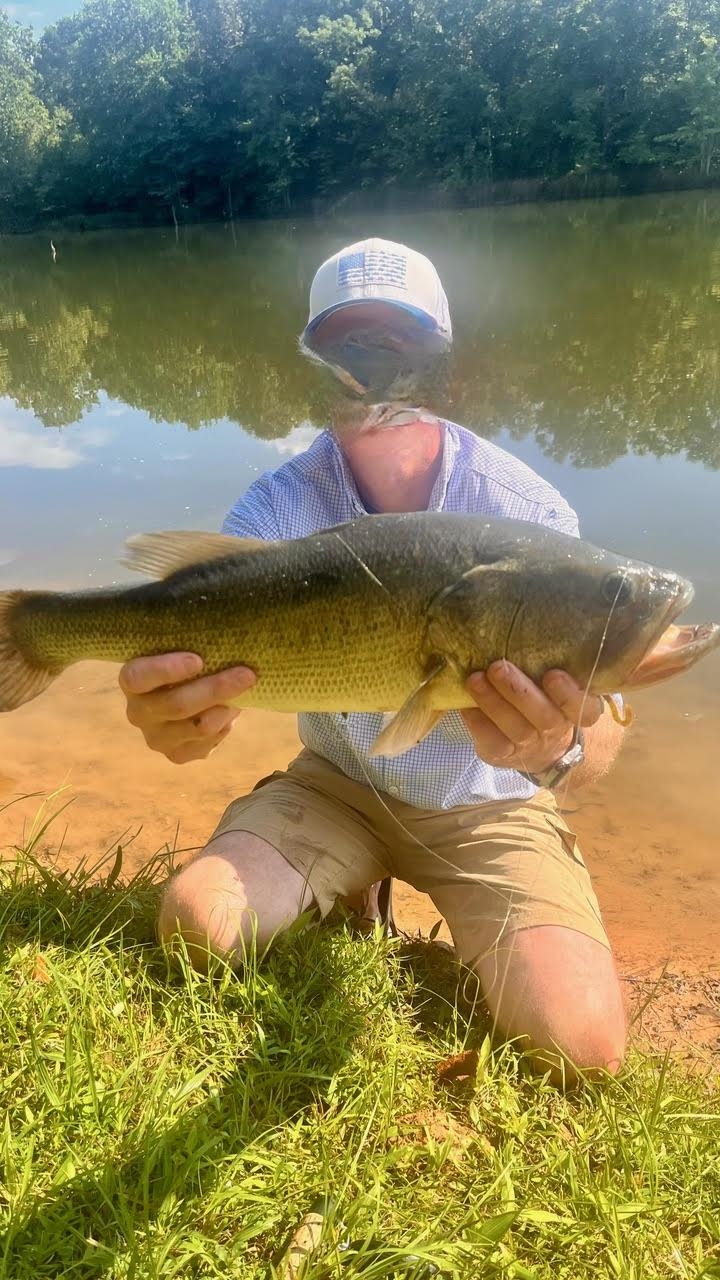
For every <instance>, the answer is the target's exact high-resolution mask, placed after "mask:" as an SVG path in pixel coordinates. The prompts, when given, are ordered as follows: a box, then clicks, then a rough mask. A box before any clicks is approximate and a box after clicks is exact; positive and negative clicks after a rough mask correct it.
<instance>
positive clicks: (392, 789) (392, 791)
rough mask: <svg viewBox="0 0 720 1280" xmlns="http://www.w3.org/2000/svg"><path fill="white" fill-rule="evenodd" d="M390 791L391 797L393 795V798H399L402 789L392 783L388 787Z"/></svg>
mask: <svg viewBox="0 0 720 1280" xmlns="http://www.w3.org/2000/svg"><path fill="white" fill-rule="evenodd" d="M388 791H389V792H390V795H391V796H399V795H400V788H399V787H396V786H395V784H394V783H391V784H390V786H389V787H388Z"/></svg>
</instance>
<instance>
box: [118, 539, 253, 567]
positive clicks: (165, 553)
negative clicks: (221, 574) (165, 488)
mask: <svg viewBox="0 0 720 1280" xmlns="http://www.w3.org/2000/svg"><path fill="white" fill-rule="evenodd" d="M125 545H126V547H127V548H128V551H129V554H128V555H126V556H123V558H122V560H121V562H120V563H121V564H124V565H126V566H127V567H128V569H135V570H136V571H137V572H138V573H146V574H148V576H149V577H151V578H167V577H169V575H170V574H171V573H175V572H176V571H177V570H178V569H187V568H188V566H189V565H192V564H199V563H202V562H206V561H208V560H223V559H225V558H226V557H227V556H242V555H247V553H248V552H249V551H257V550H258V549H259V548H260V547H266V546H267V543H266V542H263V540H262V538H234V537H233V536H232V535H231V534H226V533H198V532H196V531H195V530H193V529H167V530H164V531H162V532H158V533H136V534H134V535H133V537H132V538H128V539H127V542H126V543H125Z"/></svg>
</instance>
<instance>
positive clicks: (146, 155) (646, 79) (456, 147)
mask: <svg viewBox="0 0 720 1280" xmlns="http://www.w3.org/2000/svg"><path fill="white" fill-rule="evenodd" d="M719 164H720V0H91V2H90V3H88V4H85V5H84V6H83V7H82V8H81V9H79V11H78V12H77V13H76V14H74V15H73V16H71V17H66V18H63V19H61V20H60V21H58V22H56V23H54V24H53V25H52V26H50V27H48V28H47V29H46V30H45V31H44V32H42V34H40V35H39V36H36V35H34V34H33V32H32V31H31V30H30V29H29V28H26V27H24V26H21V25H20V24H18V23H17V22H15V21H13V20H11V19H10V18H9V17H8V16H7V15H6V14H5V13H4V12H3V11H0V227H4V228H5V229H13V228H16V229H19V228H22V227H24V226H29V225H33V224H34V223H35V224H37V223H40V222H47V221H49V220H52V219H58V218H67V217H71V216H74V217H76V218H80V217H87V218H92V217H94V216H103V215H105V216H110V217H115V218H117V220H119V221H123V220H125V221H133V220H137V221H140V220H142V221H153V220H159V219H162V220H163V221H169V220H170V219H171V218H175V219H176V220H178V221H182V220H183V219H185V220H190V219H200V218H211V217H226V218H231V217H233V216H234V215H235V214H240V215H261V216H262V215H272V214H285V213H288V212H292V211H310V210H318V209H320V210H325V209H328V208H337V207H338V205H342V202H343V201H345V202H347V201H349V200H351V199H354V200H362V199H365V200H367V201H368V202H369V203H371V204H372V205H373V207H378V205H383V203H384V204H385V205H387V204H388V203H389V202H392V201H400V202H402V201H403V200H405V201H406V202H408V203H412V202H417V201H419V202H421V203H428V204H433V203H435V204H443V203H453V202H457V203H463V202H465V203H473V202H480V201H483V200H485V199H491V198H503V197H505V198H508V197H509V198H522V197H523V196H533V195H542V194H551V195H563V194H568V195H580V194H583V193H588V194H594V193H603V194H605V193H608V192H613V191H618V192H621V191H626V190H639V189H643V188H644V187H647V186H655V187H658V186H672V185H690V184H696V183H705V182H707V183H710V182H712V181H713V178H714V177H715V176H716V174H717V172H718V166H719Z"/></svg>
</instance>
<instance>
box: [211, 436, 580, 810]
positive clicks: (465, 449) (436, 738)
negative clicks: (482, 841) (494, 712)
mask: <svg viewBox="0 0 720 1280" xmlns="http://www.w3.org/2000/svg"><path fill="white" fill-rule="evenodd" d="M444 427H445V430H444V444H443V458H442V465H441V468H440V472H439V474H438V477H437V480H436V481H435V485H434V488H433V491H432V494H431V497H430V502H429V504H428V509H429V510H430V511H458V512H470V513H472V512H475V513H477V514H478V515H490V516H509V517H512V518H514V519H518V520H535V521H537V522H538V523H539V524H543V525H547V526H548V527H550V528H551V529H559V530H560V531H561V532H562V533H569V534H573V535H575V536H577V535H578V521H577V516H576V515H575V512H574V511H573V510H572V508H571V507H569V506H568V504H567V502H566V501H565V500H564V498H562V497H561V496H560V494H559V493H558V492H557V490H555V489H554V488H553V487H552V485H550V484H548V483H547V482H546V481H545V480H543V479H542V478H541V477H540V476H538V475H537V474H536V473H535V472H534V471H532V470H531V469H530V467H528V466H526V465H525V463H523V462H520V461H519V460H518V459H517V458H513V457H512V455H511V454H509V453H506V452H505V450H504V449H500V448H498V446H497V445H494V444H491V443H490V442H489V441H487V440H481V439H478V437H477V436H475V435H473V434H472V432H470V431H467V430H465V428H464V427H459V426H457V425H456V424H455V423H453V422H446V423H445V424H444ZM362 515H367V509H366V507H365V506H364V505H363V502H362V499H361V497H360V494H359V493H358V489H357V485H356V484H355V480H354V478H353V475H352V473H351V471H350V468H349V467H348V465H347V463H346V461H345V459H344V457H343V455H342V453H341V451H340V449H339V448H338V445H337V443H336V441H335V439H334V437H333V435H332V434H331V433H330V432H329V431H324V432H322V433H321V434H320V435H319V436H317V437H316V439H315V440H314V441H313V443H312V444H311V445H310V448H309V449H307V450H306V451H305V452H304V453H301V454H299V455H297V456H296V457H294V458H291V459H290V461H288V462H286V463H284V464H283V465H282V466H281V467H279V468H278V469H277V470H276V471H270V472H266V473H265V474H264V475H262V476H260V477H259V479H257V480H256V481H255V482H254V483H253V484H252V485H251V486H250V488H249V489H248V490H247V492H246V493H245V494H244V495H243V496H242V497H241V498H240V499H239V500H238V502H237V503H236V504H235V506H234V507H233V508H232V510H231V511H230V512H229V513H228V515H227V517H226V519H225V522H224V525H223V531H224V532H225V533H230V534H235V535H237V536H238V537H250V538H264V539H272V538H301V537H304V536H305V535H306V534H310V533H317V531H318V530H319V529H326V528H329V527H330V526H331V525H335V524H342V523H343V522H344V521H346V520H353V519H355V518H356V517H357V516H362ZM383 722H384V717H383V716H382V714H377V715H374V714H367V713H365V712H362V713H351V714H350V715H348V716H347V717H346V718H345V717H343V716H342V715H339V714H338V715H330V714H326V713H323V714H317V713H312V714H304V715H300V716H299V717H298V731H299V734H300V738H301V740H302V742H304V743H305V745H306V746H307V747H309V748H310V749H311V750H312V751H315V752H317V754H318V755H321V756H324V757H325V758H326V759H327V760H330V761H331V762H332V763H333V764H335V765H337V766H338V767H339V768H340V769H342V770H343V772H344V773H346V774H347V775H348V776H349V777H351V778H354V779H355V781H356V782H364V783H371V784H372V785H373V786H375V787H376V788H377V789H378V790H379V791H381V792H386V793H389V794H390V795H392V796H395V797H396V798H398V799H401V800H404V801H405V802H406V803H408V804H412V805H416V806H417V807H418V808H422V809H451V808H453V807H454V806H455V805H471V804H484V803H487V802H488V801H493V800H506V799H524V798H526V797H528V796H531V795H532V794H533V793H534V791H535V787H534V786H533V785H532V783H530V782H528V781H527V779H525V778H523V777H522V775H521V774H519V773H517V772H516V771H515V770H514V769H496V768H494V767H493V766H491V765H488V764H485V762H484V761H483V760H480V759H479V758H478V756H477V755H476V753H475V750H474V748H473V744H472V740H471V738H470V735H469V734H468V732H467V729H466V728H465V724H464V721H463V719H462V717H461V716H460V714H459V713H458V712H455V711H450V712H446V714H445V715H444V716H443V717H442V719H441V720H440V721H439V722H438V724H437V725H436V726H435V728H434V729H433V730H432V732H431V733H429V734H428V736H427V737H426V738H425V739H424V740H423V741H422V742H420V743H418V745H417V746H416V747H413V748H412V749H411V750H410V751H406V752H404V753H403V754H402V755H400V756H396V757H394V758H390V757H386V756H380V757H374V758H370V757H369V756H368V751H369V749H370V747H371V745H372V742H373V740H374V739H375V737H376V736H377V734H378V733H379V732H380V729H381V727H382V725H383Z"/></svg>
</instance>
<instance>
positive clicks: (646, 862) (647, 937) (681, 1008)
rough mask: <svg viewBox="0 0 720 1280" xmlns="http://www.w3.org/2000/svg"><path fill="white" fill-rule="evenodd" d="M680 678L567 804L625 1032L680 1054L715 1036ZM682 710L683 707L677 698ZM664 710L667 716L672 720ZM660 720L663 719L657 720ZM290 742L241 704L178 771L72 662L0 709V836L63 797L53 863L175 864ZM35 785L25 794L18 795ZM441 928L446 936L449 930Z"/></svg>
mask: <svg viewBox="0 0 720 1280" xmlns="http://www.w3.org/2000/svg"><path fill="white" fill-rule="evenodd" d="M689 687H690V689H691V688H692V686H689V681H688V680H684V681H678V682H676V683H673V684H672V685H669V686H667V687H666V689H665V690H664V691H663V696H662V699H652V698H648V699H647V701H646V702H644V703H643V706H642V709H641V713H640V714H639V715H638V716H637V722H636V725H635V726H634V727H633V730H632V732H631V734H630V735H629V738H628V741H627V745H626V747H625V749H624V751H623V753H622V755H621V757H620V760H619V761H618V763H617V764H616V766H615V768H614V770H613V772H612V773H611V774H610V775H609V776H608V777H607V778H606V779H603V780H602V781H600V782H599V783H597V784H595V785H594V786H592V787H589V788H587V789H586V790H585V791H583V792H581V793H577V794H576V793H575V792H573V791H572V790H568V793H567V795H565V796H564V797H563V798H562V803H563V808H564V811H565V812H566V815H567V816H568V820H569V821H570V823H571V825H573V826H574V827H575V830H576V831H577V834H578V836H579V838H580V841H581V845H582V848H583V851H584V854H585V857H586V860H587V862H588V865H589V867H590V870H591V872H592V875H593V880H594V883H595V886H596V889H597V892H598V896H599V898H600V903H601V907H602V910H603V915H604V918H605V922H606V926H607V929H608V933H609V935H610V939H611V942H612V944H613V948H614V951H615V955H616V958H617V963H618V969H619V971H620V974H621V977H622V979H623V982H624V987H625V990H626V994H627V1000H628V1009H629V1011H630V1013H631V1016H632V1015H633V1014H634V1013H636V1012H637V1010H638V1009H639V1008H641V1006H642V1005H643V1004H644V1003H645V1002H646V1001H647V1000H648V997H653V998H652V999H651V1000H650V1003H649V1005H648V1007H647V1008H646V1009H645V1011H644V1013H643V1015H642V1019H641V1020H640V1021H639V1022H638V1024H637V1029H638V1030H639V1031H640V1032H641V1033H642V1035H643V1037H644V1039H645V1040H646V1041H648V1042H650V1043H653V1044H655V1045H657V1046H658V1047H663V1046H666V1045H670V1046H671V1048H672V1049H673V1052H675V1053H677V1054H679V1055H680V1056H684V1057H694V1058H697V1057H698V1055H700V1057H702V1058H707V1059H708V1061H709V1060H710V1058H711V1056H712V1055H713V1054H716V1053H717V1051H718V1049H720V956H719V955H718V948H717V936H718V933H719V932H720V930H719V929H718V924H719V923H720V872H719V871H718V865H717V863H718V857H717V855H718V851H719V842H718V838H717V826H716V805H715V794H714V791H715V789H714V787H712V786H708V787H707V788H705V789H703V790H702V791H701V790H700V789H699V788H698V778H699V777H703V776H704V774H706V773H707V769H708V768H712V769H713V770H714V771H715V772H717V766H716V763H715V753H716V751H717V742H718V724H719V723H720V690H719V691H718V694H717V697H716V698H715V700H714V701H713V700H712V699H708V697H707V692H706V691H705V693H704V695H703V701H702V705H703V706H704V711H703V712H702V714H701V713H699V712H698V710H697V708H698V707H699V706H700V705H701V701H700V698H699V695H698V694H697V693H695V694H692V693H690V694H689ZM688 707H690V708H691V710H690V711H688ZM668 717H669V718H670V719H669V720H668ZM668 723H671V724H672V731H671V732H669V731H668ZM297 748H298V738H297V733H296V727H295V718H294V717H293V716H282V715H277V714H272V713H269V712H258V711H251V710H249V711H247V712H245V713H244V714H243V715H242V716H241V717H240V719H239V721H238V723H237V725H236V728H235V731H234V732H233V734H232V735H231V737H230V739H229V740H228V741H227V742H226V743H224V744H223V747H222V748H221V749H220V750H219V751H218V752H216V753H215V754H214V755H213V757H212V758H211V759H210V760H209V761H206V762H203V763H199V764H192V765H187V766H184V767H183V768H181V769H179V768H177V767H176V766H173V765H171V764H169V763H168V762H167V761H166V760H164V759H163V758H162V757H160V756H158V755H156V754H154V753H151V752H149V751H148V750H147V749H146V748H144V745H143V744H142V741H141V739H140V738H139V735H138V734H137V731H136V730H134V729H133V728H131V726H130V725H129V724H128V723H127V721H126V719H125V714H124V703H123V700H122V698H121V697H120V696H119V693H118V689H117V683H116V672H115V669H114V668H111V667H108V666H107V665H104V664H99V663H84V664H81V665H79V666H76V667H74V668H72V669H71V670H70V671H68V672H66V673H65V675H63V676H62V677H61V678H60V680H58V681H57V682H56V684H55V685H54V686H53V687H52V689H50V690H48V691H47V692H46V693H45V694H44V695H43V696H42V697H41V698H38V699H37V700H36V701H34V702H32V703H29V704H28V705H26V706H25V707H22V708H20V709H19V710H18V711H16V712H14V713H13V714H12V715H11V716H6V717H3V718H2V720H1V721H0V805H6V806H7V805H8V802H10V801H13V800H14V798H15V797H18V796H20V797H22V796H25V797H27V798H24V799H20V800H17V802H16V803H12V804H10V806H9V807H6V808H5V809H4V811H3V812H2V813H0V849H2V850H7V849H8V847H11V846H12V845H14V844H16V843H19V842H20V841H21V839H22V837H23V831H27V830H28V829H29V826H30V824H31V823H32V821H33V818H34V817H35V815H36V814H37V812H38V806H39V804H40V803H41V798H42V797H43V796H48V795H49V794H51V793H54V792H57V791H58V789H59V788H64V791H62V793H61V794H59V795H57V797H56V799H55V801H54V807H56V808H59V807H60V805H62V804H63V803H64V802H65V801H66V800H68V799H70V800H71V804H70V806H69V808H67V809H66V810H65V811H64V812H63V813H62V814H61V815H60V817H59V818H58V819H57V820H56V822H54V823H53V824H52V826H51V827H50V830H49V832H48V833H47V837H46V838H45V841H44V847H45V848H46V849H47V850H48V852H51V851H54V850H57V848H58V845H59V844H60V842H61V840H62V844H63V848H62V855H61V858H62V864H63V865H72V864H73V863H74V862H77V861H78V860H79V859H80V858H86V859H87V860H89V861H94V860H96V858H97V857H98V855H99V854H100V853H101V852H102V851H104V850H110V849H113V848H114V847H115V846H116V845H117V843H118V841H122V843H123V845H124V847H125V849H126V862H125V866H126V869H127V870H128V871H131V870H133V869H136V868H137V867H138V866H140V865H142V864H143V863H145V862H147V861H148V860H149V859H150V858H151V857H152V856H153V855H154V854H155V853H157V852H158V851H159V850H161V849H163V848H165V847H177V849H178V854H177V857H178V861H180V862H182V861H184V860H185V859H186V858H187V857H189V856H190V851H192V850H193V849H195V848H198V847H199V846H201V845H202V843H203V842H204V841H205V839H206V838H207V836H208V834H209V832H210V831H211V830H212V829H213V827H214V825H215V823H216V821H217V819H218V817H219V815H220V814H221V812H222V811H223V809H224V808H225V805H226V804H227V803H228V801H229V800H230V799H232V798H233V797H234V796H236V795H239V794H242V793H243V792H244V791H247V790H249V789H250V788H251V787H252V786H253V784H254V783H255V782H256V781H257V779H258V778H260V777H262V776H263V775H264V774H267V773H269V772H271V770H272V769H275V768H282V767H284V766H285V764H286V763H287V761H288V760H290V759H291V758H292V756H293V755H294V753H295V751H296V750H297ZM30 793H34V795H30ZM397 906H398V917H399V921H400V924H401V927H402V928H403V929H404V930H406V931H408V932H410V933H415V932H419V933H421V934H424V935H427V933H428V932H429V930H430V928H431V927H432V926H433V925H434V924H435V922H436V921H437V920H438V918H439V916H438V912H437V911H436V909H435V907H434V905H433V903H432V902H431V901H430V899H428V898H427V897H425V896H424V895H421V894H417V893H415V892H414V891H413V890H412V889H411V888H410V887H409V886H405V885H399V886H398V891H397ZM441 936H445V937H447V936H448V935H447V933H446V931H443V934H441Z"/></svg>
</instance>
